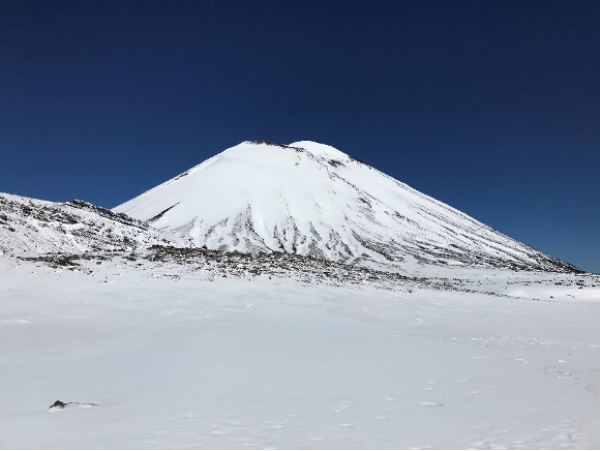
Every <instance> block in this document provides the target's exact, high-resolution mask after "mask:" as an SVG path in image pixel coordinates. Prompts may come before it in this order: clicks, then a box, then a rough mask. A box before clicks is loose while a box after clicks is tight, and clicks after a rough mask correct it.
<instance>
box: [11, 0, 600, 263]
mask: <svg viewBox="0 0 600 451" xmlns="http://www.w3.org/2000/svg"><path fill="white" fill-rule="evenodd" d="M249 139H266V140H272V141H278V142H282V143H290V142H293V141H299V140H312V141H318V142H322V143H326V144H329V145H332V146H334V147H337V148H339V149H340V150H342V151H344V152H346V153H349V154H350V155H353V156H355V157H357V158H359V159H361V160H363V161H365V162H367V163H369V164H371V165H372V166H375V167H376V168H378V169H380V170H382V171H384V172H386V173H388V174H390V175H391V176H393V177H395V178H397V179H399V180H401V181H403V182H405V183H408V184H409V185H411V186H413V187H414V188H417V189H419V190H420V191H423V192H424V193H426V194H429V195H431V196H433V197H435V198H437V199H439V200H441V201H443V202H446V203H448V204H450V205H451V206H453V207H455V208H458V209H460V210H462V211H464V212H466V213H468V214H470V215H471V216H473V217H475V218H476V219H478V220H480V221H483V222H485V223H487V224H489V225H490V226H492V227H494V228H495V229H497V230H500V231H501V232H504V233H505V234H507V235H509V236H511V237H513V238H516V239H518V240H520V241H523V242H525V243H527V244H529V245H531V246H533V247H535V248H537V249H539V250H541V251H544V252H547V253H549V254H551V255H554V256H556V257H558V258H561V259H563V260H566V261H568V262H570V263H573V264H575V265H577V266H579V267H581V268H582V269H585V270H588V271H595V272H600V199H599V198H600V2H599V1H583V0H582V1H577V0H567V1H553V0H543V1H527V0H515V1H511V0H502V1H499V0H497V1H495V0H489V1H480V0H473V1H460V0H452V1H442V0H440V1H427V0H414V1H409V0H391V1H385V0H376V1H375V0H373V1H371V0H364V1H353V0H341V1H337V0H330V1H327V0H317V1H312V0H302V1H296V0H277V1H254V2H253V1H246V0H239V1H227V0H218V1H209V0H198V1H184V0H181V1H175V0H168V1H152V0H147V1H139V2H136V1H111V0H97V1H94V2H90V1H85V0H76V1H69V0H61V1H44V0H38V1H27V0H0V191H4V192H9V193H13V194H20V195H24V196H30V197H36V198H41V199H47V200H53V201H65V200H68V199H71V198H80V199H85V200H87V201H90V202H93V203H96V204H99V205H102V206H105V207H109V208H110V207H114V206H116V205H118V204H120V203H122V202H124V201H125V200H128V199H130V198H132V197H134V196H136V195H138V194H140V193H141V192H143V191H145V190H147V189H149V188H151V187H153V186H155V185H157V184H159V183H161V182H163V181H165V180H167V179H169V178H171V177H173V176H175V175H177V174H178V173H180V172H183V171H184V170H186V169H188V168H189V167H191V166H194V165H196V164H198V163H200V162H201V161H203V160H204V159H206V158H208V157H210V156H212V155H214V154H216V153H218V152H220V151H222V150H224V149H226V148H228V147H231V146H233V145H236V144H238V143H239V142H241V141H245V140H249Z"/></svg>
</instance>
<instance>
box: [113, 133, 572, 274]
mask: <svg viewBox="0 0 600 451" xmlns="http://www.w3.org/2000/svg"><path fill="white" fill-rule="evenodd" d="M114 211H115V212H117V213H125V214H127V215H129V216H131V217H134V218H137V219H140V220H144V221H148V222H150V223H151V224H152V225H153V226H154V227H157V228H159V229H163V230H172V231H178V232H183V233H184V234H185V235H188V236H190V237H191V238H192V239H193V241H194V244H195V245H197V246H207V247H208V248H209V249H221V250H228V251H232V250H236V251H240V252H250V253H256V252H265V251H266V252H269V251H282V252H286V253H297V254H300V255H306V256H311V257H315V258H319V259H327V260H332V261H336V262H341V263H348V264H358V265H363V266H368V267H374V268H380V269H381V268H385V269H391V270H408V271H410V269H411V268H414V267H415V264H417V265H418V264H437V265H450V266H461V265H467V266H484V267H495V268H497V267H505V268H511V269H539V270H549V271H577V268H575V267H573V266H572V265H569V264H567V263H565V262H562V261H560V260H558V259H556V258H553V257H551V256H549V255H546V254H544V253H541V252H539V251H537V250H535V249H532V248H531V247H529V246H527V245H525V244H523V243H520V242H518V241H515V240H513V239H511V238H509V237H507V236H505V235H503V234H502V233H499V232H498V231H496V230H494V229H492V228H490V227H488V226H486V225H485V224H482V223H481V222H479V221H477V220H475V219H473V218H471V217H470V216H468V215H466V214H464V213H462V212H460V211H458V210H456V209H454V208H452V207H450V206H448V205H446V204H444V203H442V202H439V201H437V200H435V199H433V198H431V197H429V196H426V195H425V194H423V193H421V192H419V191H417V190H415V189H413V188H411V187H409V186H408V185H406V184H404V183H401V182H399V181H398V180H395V179H394V178H392V177H390V176H388V175H386V174H384V173H382V172H380V171H378V170H376V169H375V168H373V167H371V166H369V165H367V164H365V163H363V162H361V161H359V160H357V159H355V158H353V157H351V156H349V155H347V154H345V153H343V152H341V151H339V150H337V149H335V148H333V147H330V146H327V145H323V144H318V143H314V142H310V141H302V142H296V143H293V144H290V145H288V146H286V145H281V144H277V143H273V142H268V141H248V142H244V143H242V144H240V145H237V146H235V147H232V148H230V149H227V150H225V151H224V152H222V153H220V154H218V155H216V156H214V157H212V158H210V159H208V160H206V161H204V162H203V163H201V164H199V165H198V166H195V167H193V168H192V169H190V170H188V171H186V172H184V173H183V174H180V175H178V176H177V177H175V178H173V179H171V180H169V181H167V182H165V183H163V184H161V185H159V186H157V187H155V188H153V189H151V190H149V191H147V192H145V193H144V194H142V195H140V196H138V197H136V198H134V199H132V200H130V201H128V202H126V203H124V204H122V205H120V206H118V207H116V208H115V209H114Z"/></svg>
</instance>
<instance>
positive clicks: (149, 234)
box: [0, 193, 189, 255]
mask: <svg viewBox="0 0 600 451" xmlns="http://www.w3.org/2000/svg"><path fill="white" fill-rule="evenodd" d="M154 244H163V245H164V244H168V245H178V246H187V245H188V244H189V243H188V240H187V239H185V238H184V237H182V236H179V235H178V234H174V233H170V232H168V231H159V230H155V229H153V228H152V227H150V226H149V225H148V224H146V223H145V222H143V221H139V220H136V219H133V218H129V217H128V216H126V215H123V214H118V213H113V212H112V211H110V210H106V209H104V208H101V207H98V206H95V205H92V204H90V203H87V202H83V201H80V200H72V201H69V202H66V203H55V202H47V201H42V200H37V199H30V198H27V197H21V196H14V195H11V194H5V193H0V255H1V254H3V253H11V254H16V255H26V254H38V253H47V252H59V253H78V252H90V251H109V250H126V249H136V248H146V247H148V246H152V245H154Z"/></svg>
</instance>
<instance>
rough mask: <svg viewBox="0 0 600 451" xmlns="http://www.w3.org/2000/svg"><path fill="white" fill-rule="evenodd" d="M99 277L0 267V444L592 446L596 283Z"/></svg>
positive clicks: (599, 374) (598, 361)
mask: <svg viewBox="0 0 600 451" xmlns="http://www.w3.org/2000/svg"><path fill="white" fill-rule="evenodd" d="M99 262H100V263H101V264H98V262H95V261H93V260H90V261H86V262H85V263H84V264H83V265H82V266H80V267H71V268H70V269H67V268H60V269H53V268H51V267H48V266H47V265H46V264H43V263H41V262H40V263H33V262H23V261H18V260H16V259H13V258H9V257H7V256H4V257H0V387H2V388H3V390H2V402H0V448H47V449H57V448H96V449H97V448H133V449H137V448H152V449H156V448H242V449H245V448H306V449H316V448H409V447H412V448H428V447H434V448H469V447H471V448H480V449H495V448H502V447H504V448H530V449H531V448H533V449H539V448H563V449H572V448H594V449H597V448H599V447H600V399H599V394H600V385H599V384H600V329H599V328H598V318H599V317H600V303H599V302H598V301H599V300H600V291H599V288H598V287H599V286H600V281H599V280H598V277H597V276H592V275H584V276H574V275H568V274H549V273H533V272H530V273H525V272H521V273H515V272H511V271H502V270H482V269H477V270H476V269H465V270H462V269H460V270H457V269H451V268H438V274H436V276H437V277H438V278H439V279H440V280H441V279H446V280H448V281H451V282H452V283H453V284H455V286H457V287H461V286H462V287H464V288H465V289H477V290H481V291H482V292H483V291H488V292H490V293H494V294H492V295H486V294H483V293H482V292H464V291H463V292H461V291H440V290H430V289H425V288H418V287H417V288H415V287H413V288H411V289H410V290H407V289H403V288H402V286H396V285H393V284H392V285H390V286H388V287H387V289H383V288H385V287H384V286H381V287H379V288H378V287H377V286H376V285H373V286H369V285H365V284H363V285H361V286H350V285H348V286H347V287H343V286H342V287H331V286H327V285H326V284H307V283H300V282H298V281H295V280H292V279H290V278H281V277H275V276H269V275H266V274H265V275H259V276H256V277H250V276H242V277H240V278H231V277H227V278H224V277H222V275H226V274H221V276H220V277H215V273H214V272H211V270H210V269H195V268H194V267H193V265H189V264H188V265H184V264H175V263H169V262H160V264H158V262H148V261H145V260H136V261H132V260H127V259H126V258H121V257H114V258H113V259H112V260H110V261H103V260H102V261H101V260H99ZM234 264H235V263H234ZM556 283H560V285H556ZM580 287H581V288H580ZM550 296H552V297H550ZM534 299H537V300H534ZM57 399H60V400H61V401H64V402H73V403H80V405H79V406H77V405H75V404H74V405H72V406H71V407H68V408H66V409H64V410H58V411H56V410H55V409H53V410H54V411H49V410H48V408H49V406H50V405H52V403H54V401H55V400H57ZM83 406H85V407H88V408H79V407H83Z"/></svg>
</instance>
